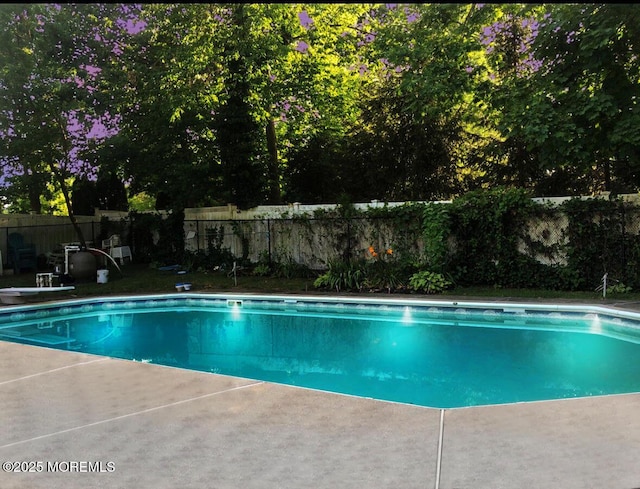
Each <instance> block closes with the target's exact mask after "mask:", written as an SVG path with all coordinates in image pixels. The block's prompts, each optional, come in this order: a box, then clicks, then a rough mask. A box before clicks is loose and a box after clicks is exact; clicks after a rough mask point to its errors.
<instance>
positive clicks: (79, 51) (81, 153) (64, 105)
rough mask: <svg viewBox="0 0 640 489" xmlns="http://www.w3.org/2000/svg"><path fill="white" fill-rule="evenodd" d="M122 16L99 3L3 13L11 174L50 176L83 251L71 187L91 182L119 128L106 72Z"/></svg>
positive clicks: (1, 111)
mask: <svg viewBox="0 0 640 489" xmlns="http://www.w3.org/2000/svg"><path fill="white" fill-rule="evenodd" d="M118 15H119V11H118V9H117V7H111V6H107V5H98V4H91V5H68V4H61V5H58V4H22V5H18V4H13V5H3V6H2V7H0V43H1V44H2V49H0V138H1V140H2V144H3V147H4V158H3V159H2V165H3V170H4V174H5V175H7V174H8V173H11V172H13V173H14V174H18V175H41V174H43V173H44V172H45V171H48V172H49V173H50V176H51V179H52V181H53V182H55V184H56V186H57V187H58V189H59V190H61V191H62V194H63V196H64V200H65V204H66V207H67V210H68V214H69V218H70V219H71V222H72V224H73V225H74V227H75V229H76V232H77V234H78V238H79V240H80V242H81V243H82V244H83V245H84V244H85V240H84V236H83V234H82V230H81V228H80V227H79V226H78V224H77V222H76V219H75V216H74V212H73V206H72V202H71V194H70V189H69V187H68V184H67V180H68V178H69V177H71V176H73V175H77V174H84V175H89V176H90V175H92V173H93V172H92V167H93V165H92V163H93V161H92V160H91V154H92V151H93V149H94V148H95V146H96V144H97V143H98V142H99V141H101V140H102V139H104V138H105V137H106V136H108V135H109V133H110V130H112V129H113V127H112V124H115V122H116V120H115V119H114V118H112V117H111V113H110V111H109V110H110V105H109V94H108V93H107V92H103V91H101V86H100V71H101V68H100V67H101V66H106V65H108V63H109V62H111V61H112V60H113V58H114V57H115V56H117V48H118V41H119V39H120V35H121V32H120V30H119V29H118V28H117V26H116V25H115V24H114V22H113V19H115V18H117V17H118Z"/></svg>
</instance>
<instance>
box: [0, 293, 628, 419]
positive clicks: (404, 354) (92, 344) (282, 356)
mask: <svg viewBox="0 0 640 489" xmlns="http://www.w3.org/2000/svg"><path fill="white" fill-rule="evenodd" d="M0 339H2V340H5V341H13V342H19V343H26V344H32V345H39V346H45V347H49V348H57V349H68V350H75V351H81V352H84V353H90V354H97V355H106V356H111V357H116V358H123V359H128V360H135V361H141V362H150V363H156V364H162V365H169V366H173V367H179V368H187V369H192V370H199V371H206V372H213V373H217V374H223V375H233V376H238V377H245V378H251V379H257V380H264V381H269V382H276V383H282V384H289V385H295V386H299V387H305V388H312V389H319V390H324V391H331V392H338V393H342V394H349V395H355V396H361V397H370V398H375V399H380V400H386V401H393V402H401V403H409V404H416V405H420V406H429V407H438V408H454V407H466V406H477V405H490V404H504V403H514V402H526V401H540V400H549V399H562V398H572V397H585V396H594V395H608V394H621V393H630V392H640V314H637V313H634V312H631V311H614V310H612V309H607V308H603V307H598V306H583V305H580V306H575V305H539V304H515V303H475V302H464V303H462V302H460V303H458V302H447V301H424V300H404V299H386V300H385V299H379V298H375V299H370V298H352V297H316V296H259V295H228V294H197V293H186V294H185V293H182V294H169V295H155V296H137V297H115V298H98V299H84V300H75V301H62V302H58V303H47V304H37V305H32V306H14V307H13V306H12V307H6V308H3V309H1V310H0Z"/></svg>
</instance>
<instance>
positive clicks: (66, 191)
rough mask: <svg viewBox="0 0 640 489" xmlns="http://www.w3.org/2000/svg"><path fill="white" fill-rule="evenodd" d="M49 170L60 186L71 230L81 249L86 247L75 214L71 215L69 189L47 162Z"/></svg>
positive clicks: (52, 165) (62, 177)
mask: <svg viewBox="0 0 640 489" xmlns="http://www.w3.org/2000/svg"><path fill="white" fill-rule="evenodd" d="M49 168H51V172H52V173H53V175H54V177H55V179H56V181H57V182H58V185H60V190H61V191H62V195H63V197H64V203H65V205H66V206H67V213H68V214H69V220H70V221H71V225H72V226H73V229H74V230H75V231H76V235H77V236H78V241H79V242H80V247H81V248H83V249H84V248H86V247H87V242H86V241H85V239H84V234H83V233H82V229H81V228H80V225H79V224H78V221H77V219H76V216H75V214H74V213H73V207H72V206H71V197H70V196H69V188H68V187H67V183H66V182H65V181H64V176H63V175H62V174H61V173H60V171H58V169H57V168H56V166H55V164H54V163H52V162H49Z"/></svg>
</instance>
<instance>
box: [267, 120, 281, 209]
mask: <svg viewBox="0 0 640 489" xmlns="http://www.w3.org/2000/svg"><path fill="white" fill-rule="evenodd" d="M266 132H267V149H268V150H269V164H268V166H269V175H268V177H267V178H268V184H269V203H271V204H279V203H280V171H279V164H278V141H277V138H276V124H275V121H274V120H273V119H269V122H267V128H266Z"/></svg>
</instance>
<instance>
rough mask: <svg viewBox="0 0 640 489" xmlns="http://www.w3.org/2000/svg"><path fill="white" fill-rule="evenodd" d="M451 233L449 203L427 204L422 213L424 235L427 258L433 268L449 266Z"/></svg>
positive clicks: (440, 268) (438, 268) (442, 268)
mask: <svg viewBox="0 0 640 489" xmlns="http://www.w3.org/2000/svg"><path fill="white" fill-rule="evenodd" d="M450 233H451V222H450V215H449V205H448V204H437V203H430V204H427V205H426V206H425V207H424V211H423V214H422V236H423V239H424V252H425V255H426V260H427V263H428V264H429V266H430V268H431V269H432V270H444V269H445V268H446V266H447V261H448V257H449V235H450Z"/></svg>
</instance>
